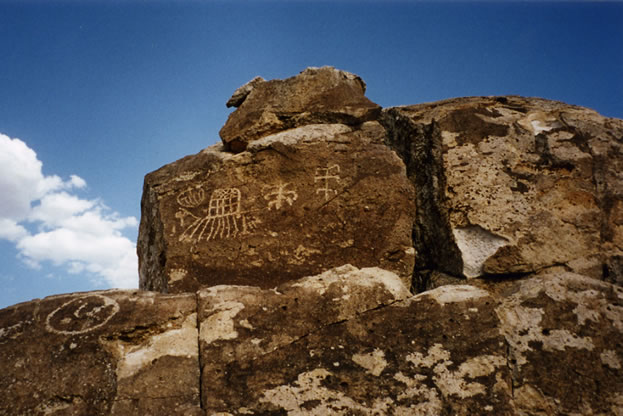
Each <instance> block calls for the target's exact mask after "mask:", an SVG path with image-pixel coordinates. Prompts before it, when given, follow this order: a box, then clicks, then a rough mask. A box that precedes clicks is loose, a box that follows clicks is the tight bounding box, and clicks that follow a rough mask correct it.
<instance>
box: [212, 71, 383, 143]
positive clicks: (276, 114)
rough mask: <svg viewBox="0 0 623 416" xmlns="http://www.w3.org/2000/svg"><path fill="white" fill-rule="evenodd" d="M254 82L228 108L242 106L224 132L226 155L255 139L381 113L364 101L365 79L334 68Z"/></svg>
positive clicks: (360, 120)
mask: <svg viewBox="0 0 623 416" xmlns="http://www.w3.org/2000/svg"><path fill="white" fill-rule="evenodd" d="M256 79H257V78H256ZM256 79H254V80H252V81H250V83H248V84H246V85H244V86H243V87H241V88H240V89H239V90H237V91H236V93H234V97H236V98H234V97H232V98H231V99H230V101H228V106H229V105H230V104H231V105H236V104H238V105H240V107H239V108H238V109H237V110H236V111H234V112H233V113H231V114H230V116H229V118H228V119H227V122H226V123H225V125H224V126H223V128H222V129H221V131H220V135H221V139H222V140H223V143H224V145H225V149H227V150H230V151H233V152H240V151H243V150H244V149H246V147H247V145H248V143H250V142H252V141H253V140H257V139H260V138H262V137H265V136H267V135H270V134H273V133H278V132H280V131H283V130H287V129H291V128H295V127H300V126H304V125H308V124H319V123H328V124H332V123H342V124H347V125H351V126H356V125H359V124H361V123H363V122H365V121H370V120H374V119H376V118H377V116H378V115H379V113H380V109H381V108H380V107H379V106H378V105H376V104H374V103H373V102H372V101H370V100H369V99H367V98H366V97H365V96H364V93H365V89H366V86H365V83H364V82H363V81H362V80H361V78H359V77H358V76H356V75H353V74H351V73H348V72H344V71H340V70H337V69H335V68H332V67H322V68H307V69H306V70H305V71H303V72H301V73H300V74H299V75H297V76H295V77H292V78H288V79H285V80H272V81H267V82H261V81H256ZM251 84H252V85H251ZM249 86H251V87H252V88H250V87H249ZM247 91H249V92H247ZM239 97H242V101H241V99H240V98H239Z"/></svg>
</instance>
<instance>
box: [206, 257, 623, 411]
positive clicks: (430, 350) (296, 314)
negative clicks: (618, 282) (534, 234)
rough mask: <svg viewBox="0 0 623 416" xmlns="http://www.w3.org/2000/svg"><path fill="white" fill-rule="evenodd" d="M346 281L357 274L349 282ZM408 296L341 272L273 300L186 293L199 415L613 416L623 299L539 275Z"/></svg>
mask: <svg viewBox="0 0 623 416" xmlns="http://www.w3.org/2000/svg"><path fill="white" fill-rule="evenodd" d="M351 275H357V277H358V278H356V279H353V276H351ZM493 286H494V287H492V288H489V287H487V286H486V285H484V286H483V285H481V287H477V286H474V285H449V286H444V287H439V288H437V289H434V290H431V291H428V292H425V293H422V294H419V295H417V296H413V297H408V298H406V299H405V294H406V293H407V291H406V288H404V287H401V282H400V280H399V279H398V278H397V276H395V275H393V276H392V274H390V273H387V272H383V271H381V270H378V269H376V270H373V269H369V270H362V271H357V270H354V269H353V268H351V267H344V268H339V269H335V270H332V271H329V272H326V273H324V274H322V275H320V276H316V277H313V278H306V279H301V280H299V281H296V282H293V283H292V282H291V283H287V284H285V285H283V286H280V287H278V288H277V289H276V290H261V289H259V288H251V287H231V286H219V287H214V288H208V289H203V290H202V291H201V292H200V293H199V306H198V308H199V321H200V327H201V329H200V344H201V363H202V398H203V400H202V403H203V405H204V408H205V410H206V411H207V414H219V415H242V414H287V415H306V414H310V415H324V414H336V415H352V414H358V415H377V414H394V415H475V414H491V415H555V414H613V415H614V414H620V413H617V412H621V411H623V395H621V392H622V391H623V371H621V363H622V362H623V344H622V343H621V342H620V340H621V337H622V335H623V289H621V288H618V287H614V286H612V285H610V284H608V283H603V282H599V281H597V280H595V279H592V278H589V277H585V276H580V275H574V274H570V273H568V272H564V271H550V272H549V273H548V274H543V275H538V276H532V277H531V278H529V279H526V280H520V281H517V282H510V283H507V284H503V285H502V286H503V287H504V290H503V292H504V294H501V293H499V292H498V291H497V290H496V289H495V287H496V285H493Z"/></svg>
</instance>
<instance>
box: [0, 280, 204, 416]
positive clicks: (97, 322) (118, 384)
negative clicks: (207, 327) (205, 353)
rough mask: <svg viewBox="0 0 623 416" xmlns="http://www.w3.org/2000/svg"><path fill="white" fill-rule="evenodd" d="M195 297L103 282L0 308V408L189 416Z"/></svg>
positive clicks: (194, 405)
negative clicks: (94, 288) (95, 288)
mask: <svg viewBox="0 0 623 416" xmlns="http://www.w3.org/2000/svg"><path fill="white" fill-rule="evenodd" d="M195 299H196V296H195V295H194V294H184V295H161V294H155V293H153V292H131V291H118V290H117V291H105V292H87V293H81V294H72V295H60V296H53V297H50V298H46V299H45V300H42V301H34V302H28V303H23V304H19V305H16V306H13V307H10V308H6V309H3V310H0V328H1V329H0V357H2V358H1V359H0V415H30V414H33V415H35V414H36V415H48V414H50V415H51V414H55V415H61V414H62V415H129V414H150V415H162V416H165V415H172V414H176V415H182V414H184V415H198V414H203V413H202V412H201V409H200V406H199V375H200V373H199V365H198V352H199V350H198V348H197V336H198V332H197V313H196V310H197V308H196V301H195Z"/></svg>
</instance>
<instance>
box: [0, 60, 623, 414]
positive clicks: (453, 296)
mask: <svg viewBox="0 0 623 416" xmlns="http://www.w3.org/2000/svg"><path fill="white" fill-rule="evenodd" d="M364 90H365V84H364V83H363V81H361V79H359V78H358V77H357V76H355V75H352V74H348V73H345V72H342V71H338V70H335V69H333V68H320V69H317V68H314V69H308V70H306V71H304V72H303V73H301V74H300V75H298V76H296V77H293V78H290V79H287V80H284V81H280V80H276V81H264V80H263V79H261V78H256V79H254V80H252V81H251V82H249V83H248V84H246V85H244V86H243V87H241V88H240V89H238V90H237V91H236V92H235V93H234V95H233V96H232V98H231V99H230V100H229V101H228V103H227V105H228V106H238V107H239V108H238V110H236V111H235V112H234V113H232V115H231V117H230V119H229V120H228V123H227V125H226V126H225V127H224V128H223V130H222V132H221V133H222V135H223V141H224V143H225V145H222V146H220V145H219V146H213V147H211V148H208V149H205V150H204V151H202V152H200V153H199V154H197V155H193V156H188V157H186V158H184V159H181V160H179V161H177V162H174V163H172V164H170V165H167V166H165V167H163V168H161V169H159V170H157V171H156V172H152V173H151V174H149V175H147V177H146V179H145V187H144V193H143V200H142V218H141V226H140V230H139V242H138V253H139V264H140V287H141V288H142V289H150V290H156V291H159V292H177V293H180V292H191V293H187V294H183V295H163V294H155V293H147V292H131V291H125V292H124V291H107V292H91V293H82V294H72V295H63V296H55V297H51V298H47V299H44V300H42V301H33V302H29V303H25V304H20V305H15V306H14V307H11V308H7V309H4V310H1V311H0V415H24V414H63V415H65V414H66V415H93V414H97V415H100V414H101V415H128V414H150V415H206V416H207V415H212V416H216V415H219V416H225V415H246V414H263V415H266V414H275V415H276V414H279V415H307V414H312V415H328V414H336V415H377V414H378V415H382V414H390V415H480V414H491V415H521V416H537V415H539V416H541V415H563V414H564V415H580V414H582V415H623V393H622V392H623V342H622V341H621V340H623V334H622V333H623V288H622V287H621V286H617V284H618V285H621V284H623V173H622V172H623V151H622V146H623V120H615V119H608V118H604V117H601V116H599V115H598V114H596V113H594V112H592V111H590V110H587V109H583V108H579V107H573V106H569V105H565V104H562V103H557V102H552V101H547V100H541V99H528V98H521V97H481V98H461V99H454V100H448V101H444V102H439V103H432V104H422V105H416V106H410V107H400V108H393V109H388V110H384V111H383V113H382V114H379V108H378V106H376V105H375V104H373V103H371V102H370V101H369V100H367V99H366V98H365V97H364V95H363V94H364ZM388 145H389V146H388ZM392 149H395V151H394V150H392ZM396 153H398V154H399V156H398V155H397V154H396ZM401 158H402V160H401ZM405 165H406V167H405ZM416 253H417V255H416ZM348 263H350V264H353V265H354V266H351V265H350V264H348ZM336 266H338V267H336ZM414 270H415V274H414V275H413V277H415V279H414V280H415V282H416V285H415V286H416V289H418V290H424V289H431V290H427V291H425V292H423V293H420V294H418V295H415V296H412V295H411V293H410V292H409V290H408V289H409V287H410V286H411V284H412V280H411V278H412V273H413V271H414ZM304 276H308V277H304ZM465 277H467V278H469V280H466V279H465ZM595 278H598V279H602V280H605V281H606V282H603V281H600V280H598V279H595ZM609 282H612V283H615V284H614V285H613V284H611V283H609ZM466 283H468V284H466Z"/></svg>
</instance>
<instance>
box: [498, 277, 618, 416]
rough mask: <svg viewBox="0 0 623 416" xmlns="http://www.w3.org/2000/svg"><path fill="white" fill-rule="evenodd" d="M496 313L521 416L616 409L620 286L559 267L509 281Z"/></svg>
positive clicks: (611, 412) (614, 412) (614, 411)
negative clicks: (510, 287)
mask: <svg viewBox="0 0 623 416" xmlns="http://www.w3.org/2000/svg"><path fill="white" fill-rule="evenodd" d="M496 314H497V315H498V317H499V319H500V331H501V333H502V334H504V337H505V339H506V342H507V345H508V351H509V366H510V368H511V369H512V375H513V405H514V408H515V409H516V412H517V413H519V414H522V415H541V414H543V415H554V414H583V415H590V414H594V415H597V414H599V415H602V414H603V415H619V414H621V413H622V412H623V371H621V364H622V363H623V343H622V342H621V340H622V339H623V336H622V335H623V289H622V288H621V287H618V286H612V285H611V284H608V283H604V282H599V281H597V280H595V279H592V278H588V277H585V276H581V275H577V274H574V273H569V272H565V271H562V270H551V271H548V272H546V273H543V274H541V275H538V276H535V277H531V278H528V279H522V280H520V281H517V282H515V283H514V285H513V288H512V289H510V290H507V291H506V293H505V294H504V297H502V298H501V302H500V304H499V306H497V307H496Z"/></svg>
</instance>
